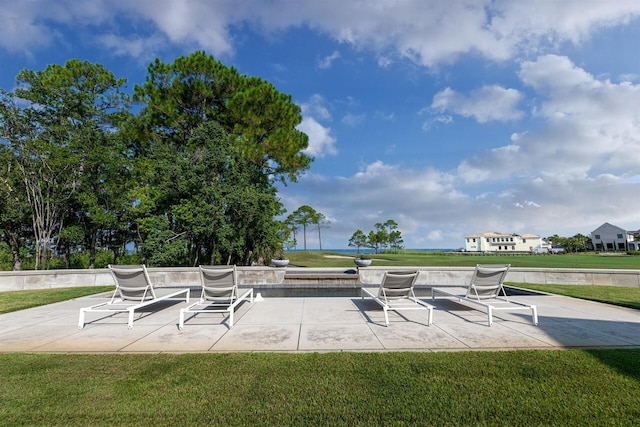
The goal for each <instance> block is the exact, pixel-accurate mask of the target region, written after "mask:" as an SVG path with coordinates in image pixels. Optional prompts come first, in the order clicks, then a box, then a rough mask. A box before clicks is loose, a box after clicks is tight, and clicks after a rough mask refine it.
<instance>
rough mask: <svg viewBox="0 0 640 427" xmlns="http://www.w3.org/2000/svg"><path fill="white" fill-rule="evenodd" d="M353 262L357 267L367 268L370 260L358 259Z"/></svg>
mask: <svg viewBox="0 0 640 427" xmlns="http://www.w3.org/2000/svg"><path fill="white" fill-rule="evenodd" d="M353 262H355V263H356V265H357V266H358V267H368V266H370V265H371V260H370V259H358V258H355V259H354V260H353Z"/></svg>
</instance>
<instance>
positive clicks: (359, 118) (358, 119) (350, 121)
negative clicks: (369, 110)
mask: <svg viewBox="0 0 640 427" xmlns="http://www.w3.org/2000/svg"><path fill="white" fill-rule="evenodd" d="M364 119H365V115H364V114H352V113H347V114H345V116H344V117H343V118H342V123H343V124H345V125H347V126H350V127H356V126H358V125H359V124H360V123H362V122H363V121H364Z"/></svg>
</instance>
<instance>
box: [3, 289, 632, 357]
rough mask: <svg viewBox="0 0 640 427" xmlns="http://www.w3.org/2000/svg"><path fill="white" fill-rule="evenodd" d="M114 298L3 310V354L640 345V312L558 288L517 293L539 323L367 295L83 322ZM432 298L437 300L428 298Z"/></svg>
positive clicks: (153, 310) (159, 310)
mask: <svg viewBox="0 0 640 427" xmlns="http://www.w3.org/2000/svg"><path fill="white" fill-rule="evenodd" d="M107 299H108V298H107V297H106V296H105V294H102V295H94V296H89V297H83V298H77V299H74V300H70V301H65V302H61V303H56V304H50V305H47V306H43V307H37V308H33V309H28V310H22V311H18V312H14V313H9V314H3V315H0V352H38V353H42V352H55V353H75V352H80V353H143V352H150V353H181V352H232V351H274V352H309V351H318V352H328V351H402V350H406V351H459V350H501V349H564V348H599V347H600V348H606V347H616V348H631V347H640V311H638V310H632V309H626V308H621V307H615V306H612V305H607V304H600V303H595V302H590V301H583V300H579V299H574V298H568V297H562V296H555V295H526V296H518V297H517V298H514V299H516V300H518V301H522V302H526V303H529V304H535V305H537V307H538V316H539V325H538V326H534V325H533V324H532V323H531V316H530V314H529V312H528V311H516V312H513V313H507V312H499V313H498V314H497V315H494V325H493V326H492V327H489V326H488V325H487V317H486V315H485V314H484V313H483V312H481V311H477V310H475V309H471V308H466V307H464V306H462V305H460V304H456V303H453V302H451V301H447V300H436V301H435V302H434V303H433V304H434V305H435V310H434V314H433V323H432V324H431V325H429V326H427V325H426V321H427V316H426V311H408V312H402V313H401V314H397V313H395V312H390V315H389V316H390V325H389V327H385V325H384V315H383V312H382V309H381V308H380V306H379V305H377V304H376V303H375V302H374V301H373V300H371V299H366V300H362V299H360V298H359V297H311V298H264V299H263V300H262V301H255V302H254V303H253V304H251V303H249V302H246V303H244V304H242V305H241V306H240V307H239V308H238V310H237V311H236V320H235V324H234V327H233V328H232V329H229V328H228V326H227V323H226V316H224V315H222V314H218V313H207V314H199V315H197V316H196V317H193V318H188V320H187V321H186V322H185V326H184V329H183V330H182V331H181V330H179V329H178V326H177V324H178V313H179V309H180V308H182V307H185V306H186V303H184V302H175V303H174V302H171V303H166V304H165V303H160V304H156V305H155V306H151V307H149V310H148V311H145V312H141V313H140V314H138V313H136V316H135V321H134V327H133V329H128V328H127V315H126V313H122V314H116V315H110V314H105V313H88V314H87V316H86V321H87V324H86V326H85V327H84V329H78V327H77V324H78V314H79V310H80V308H81V307H86V306H90V305H93V304H96V303H99V302H102V301H106V300H107ZM425 301H427V302H430V303H431V301H430V299H427V298H425Z"/></svg>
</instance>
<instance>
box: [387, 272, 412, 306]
mask: <svg viewBox="0 0 640 427" xmlns="http://www.w3.org/2000/svg"><path fill="white" fill-rule="evenodd" d="M417 278H418V271H387V272H385V273H384V277H383V278H382V283H381V284H380V289H378V298H383V299H384V300H388V299H398V298H407V297H410V296H411V297H413V296H415V295H414V293H413V286H414V285H415V283H416V279H417Z"/></svg>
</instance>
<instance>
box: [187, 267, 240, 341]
mask: <svg viewBox="0 0 640 427" xmlns="http://www.w3.org/2000/svg"><path fill="white" fill-rule="evenodd" d="M199 268H200V284H201V285H202V292H201V293H200V300H199V301H198V302H196V303H194V304H191V305H190V306H189V307H185V308H182V309H180V322H179V323H178V329H180V330H182V329H183V328H184V321H185V316H186V315H187V314H188V313H194V315H195V314H197V313H229V329H231V328H233V313H234V312H235V309H236V307H237V306H238V305H239V304H240V303H242V301H245V300H246V299H247V298H249V301H250V302H251V303H252V304H253V288H251V289H247V290H246V291H245V292H244V293H243V294H242V295H240V292H239V290H238V276H237V272H236V267H235V265H234V266H202V265H201V266H200V267H199Z"/></svg>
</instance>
